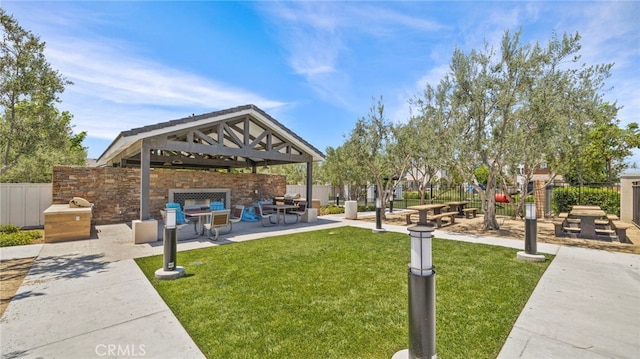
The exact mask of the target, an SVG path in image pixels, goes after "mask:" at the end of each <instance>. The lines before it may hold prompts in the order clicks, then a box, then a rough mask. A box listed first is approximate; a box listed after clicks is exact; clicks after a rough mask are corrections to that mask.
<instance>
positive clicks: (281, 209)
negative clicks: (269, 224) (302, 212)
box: [263, 204, 298, 224]
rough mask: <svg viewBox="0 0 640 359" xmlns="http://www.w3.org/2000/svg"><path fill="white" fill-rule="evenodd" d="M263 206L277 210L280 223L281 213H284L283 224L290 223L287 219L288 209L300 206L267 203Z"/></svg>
mask: <svg viewBox="0 0 640 359" xmlns="http://www.w3.org/2000/svg"><path fill="white" fill-rule="evenodd" d="M263 207H264V208H268V209H273V210H275V211H276V216H277V223H280V215H281V214H282V224H289V223H287V220H286V214H287V210H289V209H296V208H298V206H294V205H290V204H265V205H263Z"/></svg>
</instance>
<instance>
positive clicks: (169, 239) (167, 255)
mask: <svg viewBox="0 0 640 359" xmlns="http://www.w3.org/2000/svg"><path fill="white" fill-rule="evenodd" d="M163 240H164V243H163V245H164V253H163V258H162V268H160V269H158V270H157V271H156V273H155V274H156V278H158V279H175V278H178V277H182V276H183V275H184V268H183V267H179V266H178V265H177V260H176V259H177V249H178V230H177V229H176V209H175V208H167V222H166V223H165V225H164V238H163Z"/></svg>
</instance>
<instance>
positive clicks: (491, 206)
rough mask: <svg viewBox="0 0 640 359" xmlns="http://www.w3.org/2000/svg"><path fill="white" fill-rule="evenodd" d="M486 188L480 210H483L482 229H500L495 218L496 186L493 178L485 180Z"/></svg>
mask: <svg viewBox="0 0 640 359" xmlns="http://www.w3.org/2000/svg"><path fill="white" fill-rule="evenodd" d="M487 182H488V185H487V190H486V191H485V198H484V201H483V203H482V210H483V211H484V229H492V230H493V229H500V225H498V221H497V220H496V186H495V183H493V182H495V180H493V179H492V178H489V180H488V181H487Z"/></svg>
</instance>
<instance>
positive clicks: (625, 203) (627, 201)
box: [620, 173, 640, 223]
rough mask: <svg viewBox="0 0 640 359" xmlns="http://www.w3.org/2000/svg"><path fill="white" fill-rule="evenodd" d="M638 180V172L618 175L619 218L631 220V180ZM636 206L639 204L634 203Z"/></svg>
mask: <svg viewBox="0 0 640 359" xmlns="http://www.w3.org/2000/svg"><path fill="white" fill-rule="evenodd" d="M639 181H640V173H634V174H631V173H628V174H623V175H621V176H620V220H621V221H623V222H627V223H631V222H633V182H639ZM636 206H640V204H638V203H636Z"/></svg>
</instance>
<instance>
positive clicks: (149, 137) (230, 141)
mask: <svg viewBox="0 0 640 359" xmlns="http://www.w3.org/2000/svg"><path fill="white" fill-rule="evenodd" d="M143 144H144V145H145V146H146V148H149V149H150V151H151V167H170V168H227V169H228V168H243V167H255V166H257V165H278V164H287V163H308V162H315V161H322V160H324V154H323V153H322V152H320V151H319V150H318V149H317V148H315V147H314V146H312V145H311V144H309V143H308V142H307V141H305V140H303V139H302V138H301V137H300V136H298V135H296V134H295V133H293V132H292V131H291V130H289V129H288V128H287V127H285V126H284V125H283V124H281V123H280V122H278V121H277V120H276V119H274V118H273V117H271V116H269V115H268V114H267V113H266V112H264V111H263V110H261V109H260V108H258V107H256V106H254V105H245V106H239V107H234V108H230V109H227V110H221V111H215V112H211V113H206V114H202V115H194V116H190V117H186V118H181V119H178V120H173V121H168V122H161V123H157V124H155V125H149V126H145V127H140V128H134V129H131V130H129V131H123V132H121V133H120V134H119V135H118V137H116V139H115V140H114V141H113V142H112V143H111V144H110V145H109V147H108V148H107V149H106V150H105V152H104V153H103V154H102V155H101V156H100V158H98V161H97V162H98V165H103V166H123V167H124V166H134V167H138V166H140V158H141V155H140V154H141V151H142V148H143Z"/></svg>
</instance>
